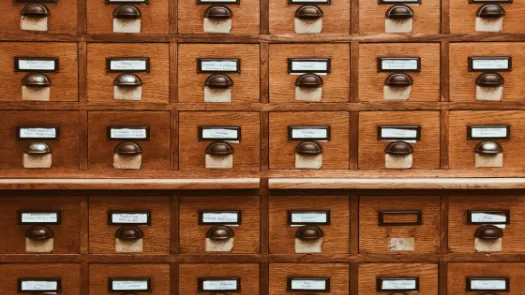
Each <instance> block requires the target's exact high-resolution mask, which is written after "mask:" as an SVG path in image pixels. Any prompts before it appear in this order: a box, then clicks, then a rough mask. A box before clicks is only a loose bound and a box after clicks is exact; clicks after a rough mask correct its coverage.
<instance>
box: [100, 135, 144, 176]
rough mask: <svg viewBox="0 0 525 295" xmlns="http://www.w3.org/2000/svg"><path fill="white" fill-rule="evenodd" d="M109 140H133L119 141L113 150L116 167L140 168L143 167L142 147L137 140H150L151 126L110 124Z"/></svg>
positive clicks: (114, 165)
mask: <svg viewBox="0 0 525 295" xmlns="http://www.w3.org/2000/svg"><path fill="white" fill-rule="evenodd" d="M107 137H108V140H119V141H120V140H133V141H122V142H119V143H118V144H117V145H116V146H115V149H114V151H113V167H114V168H115V169H125V170H138V169H140V168H141V167H142V153H143V149H142V147H141V146H140V145H139V144H138V143H136V142H135V141H139V140H149V138H150V130H149V126H108V127H107Z"/></svg>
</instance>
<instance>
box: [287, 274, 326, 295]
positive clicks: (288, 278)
mask: <svg viewBox="0 0 525 295" xmlns="http://www.w3.org/2000/svg"><path fill="white" fill-rule="evenodd" d="M295 280H302V281H309V280H310V281H324V282H325V289H324V290H310V289H293V288H292V282H293V281H295ZM330 281H331V278H330V277H303V276H301V277H294V276H289V277H287V278H286V290H287V292H319V293H329V292H330Z"/></svg>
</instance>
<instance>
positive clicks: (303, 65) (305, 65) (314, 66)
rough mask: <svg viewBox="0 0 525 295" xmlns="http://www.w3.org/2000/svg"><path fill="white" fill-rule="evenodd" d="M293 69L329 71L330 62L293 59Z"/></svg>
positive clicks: (299, 70)
mask: <svg viewBox="0 0 525 295" xmlns="http://www.w3.org/2000/svg"><path fill="white" fill-rule="evenodd" d="M292 71H297V72H301V71H307V72H311V71H319V72H325V71H328V63H327V62H323V61H292Z"/></svg>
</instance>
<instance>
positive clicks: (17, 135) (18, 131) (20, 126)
mask: <svg viewBox="0 0 525 295" xmlns="http://www.w3.org/2000/svg"><path fill="white" fill-rule="evenodd" d="M31 128H33V129H36V128H48V129H51V128H53V129H55V132H56V136H55V137H54V138H37V137H25V138H22V137H20V131H21V130H22V129H31ZM16 140H60V126H59V125H17V126H16Z"/></svg>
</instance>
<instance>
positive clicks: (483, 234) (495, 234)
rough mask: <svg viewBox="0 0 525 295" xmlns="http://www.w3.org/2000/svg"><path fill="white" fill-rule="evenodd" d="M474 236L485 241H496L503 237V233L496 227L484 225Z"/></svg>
mask: <svg viewBox="0 0 525 295" xmlns="http://www.w3.org/2000/svg"><path fill="white" fill-rule="evenodd" d="M474 236H475V237H476V238H479V239H483V240H496V239H499V238H501V237H503V231H502V230H501V228H499V227H497V226H494V225H484V226H482V227H480V228H478V229H477V230H476V232H475V233H474Z"/></svg>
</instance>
